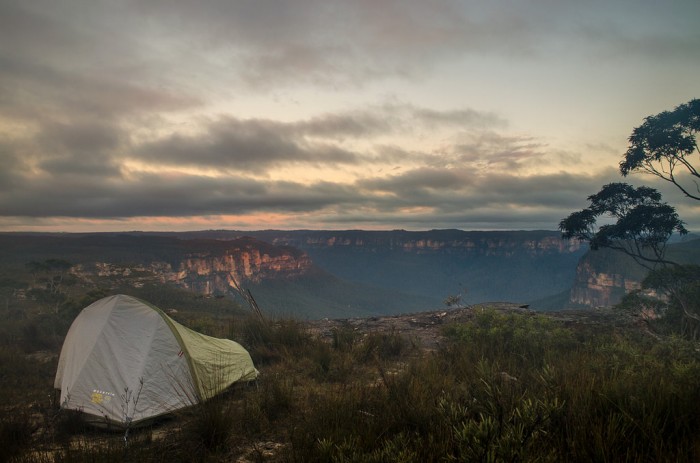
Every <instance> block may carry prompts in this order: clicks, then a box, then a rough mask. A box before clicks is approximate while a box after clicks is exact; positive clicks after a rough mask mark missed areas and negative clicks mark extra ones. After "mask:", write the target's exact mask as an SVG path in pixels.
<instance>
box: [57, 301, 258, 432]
mask: <svg viewBox="0 0 700 463" xmlns="http://www.w3.org/2000/svg"><path fill="white" fill-rule="evenodd" d="M257 375H258V371H257V370H256V369H255V367H254V366H253V362H252V360H251V358H250V354H248V352H247V351H246V350H245V349H244V348H243V347H242V346H241V345H240V344H238V343H236V342H234V341H231V340H229V339H218V338H213V337H211V336H206V335H203V334H200V333H197V332H195V331H192V330H190V329H189V328H187V327H185V326H182V325H181V324H179V323H177V322H176V321H174V320H173V319H171V318H170V317H168V316H167V315H166V314H165V313H163V312H162V311H161V310H160V309H158V308H156V307H155V306H152V305H150V304H148V303H146V302H144V301H141V300H140V299H137V298H134V297H131V296H125V295H116V296H110V297H106V298H104V299H100V300H99V301H97V302H95V303H93V304H91V305H90V306H88V307H86V308H85V309H83V310H82V312H80V314H79V315H78V317H76V319H75V321H74V322H73V324H72V325H71V327H70V329H69V331H68V334H67V335H66V339H65V341H64V343H63V348H62V349H61V355H60V357H59V361H58V370H57V372H56V379H55V382H54V386H55V387H56V388H57V389H60V390H61V406H62V407H63V408H68V409H74V410H80V411H82V412H84V413H86V414H88V415H90V416H91V417H93V418H95V419H96V420H93V421H96V422H104V423H105V424H116V425H119V426H129V425H130V424H135V423H138V422H140V421H143V420H147V419H149V418H153V417H156V416H159V415H162V414H165V413H169V412H172V411H174V410H177V409H179V408H183V407H187V406H189V405H193V404H196V403H198V402H200V401H204V400H207V399H210V398H211V397H213V396H214V395H216V394H217V393H220V392H222V391H224V390H225V389H226V388H227V387H229V386H230V385H231V384H233V383H234V382H236V381H249V380H252V379H255V378H256V377H257Z"/></svg>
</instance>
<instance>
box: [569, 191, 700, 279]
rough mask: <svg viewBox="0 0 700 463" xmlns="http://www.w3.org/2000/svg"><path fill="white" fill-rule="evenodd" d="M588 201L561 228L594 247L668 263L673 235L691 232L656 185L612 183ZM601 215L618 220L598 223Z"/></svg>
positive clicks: (641, 259) (644, 260)
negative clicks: (667, 254)
mask: <svg viewBox="0 0 700 463" xmlns="http://www.w3.org/2000/svg"><path fill="white" fill-rule="evenodd" d="M588 200H589V201H590V205H589V206H588V207H587V208H586V209H583V210H581V211H578V212H574V213H572V214H571V215H569V216H568V217H566V218H565V219H562V221H561V222H560V223H559V229H560V230H561V231H562V236H563V237H564V238H567V239H569V238H576V239H579V240H581V241H586V242H587V243H588V244H589V245H590V246H591V249H593V250H597V249H600V248H610V249H615V250H618V251H622V252H624V253H625V254H627V255H629V256H631V257H632V258H634V259H635V260H636V261H637V262H639V263H640V264H643V265H648V264H655V263H664V262H667V261H665V259H664V253H665V250H666V243H667V241H668V240H669V238H670V237H671V235H673V233H676V232H677V233H679V234H681V235H685V234H687V233H688V231H687V230H686V229H685V227H684V226H683V222H682V221H681V220H680V219H679V218H678V214H676V210H675V209H674V208H673V207H671V206H669V205H668V204H666V203H664V202H662V201H661V194H660V193H659V192H658V191H656V190H655V189H653V188H649V187H645V186H642V187H639V188H635V187H633V186H631V185H628V184H626V183H610V184H608V185H605V186H604V187H603V188H602V189H601V190H600V192H598V193H596V194H594V195H591V196H589V197H588ZM601 217H602V218H609V219H612V220H614V223H612V224H605V225H601V226H597V225H596V223H597V221H598V220H599V219H600V218H601Z"/></svg>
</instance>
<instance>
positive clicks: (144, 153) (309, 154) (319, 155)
mask: <svg viewBox="0 0 700 463" xmlns="http://www.w3.org/2000/svg"><path fill="white" fill-rule="evenodd" d="M137 154H138V156H139V158H140V159H143V160H147V161H150V162H155V163H158V164H164V165H189V166H206V167H219V168H222V169H235V170H250V171H254V172H261V171H264V170H266V169H268V168H270V167H273V166H276V165H280V164H285V163H286V164H294V163H309V164H353V163H356V162H357V155H356V154H354V153H351V152H349V151H346V150H343V149H342V148H340V147H338V146H334V145H331V144H327V143H315V142H310V141H308V140H306V139H305V138H304V137H303V134H300V133H298V130H297V127H295V126H294V125H293V124H286V123H281V122H276V121H270V120H240V119H235V118H231V117H226V118H222V119H219V120H217V121H214V122H212V123H210V124H208V125H207V126H206V127H205V131H204V133H201V134H197V135H191V136H185V135H178V134H176V135H173V136H170V137H167V138H165V139H162V140H158V141H155V142H151V143H148V144H146V145H144V146H141V147H140V148H139V149H138V150H137Z"/></svg>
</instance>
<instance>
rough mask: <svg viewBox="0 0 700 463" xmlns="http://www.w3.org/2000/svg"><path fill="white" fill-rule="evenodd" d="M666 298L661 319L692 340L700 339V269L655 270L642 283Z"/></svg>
mask: <svg viewBox="0 0 700 463" xmlns="http://www.w3.org/2000/svg"><path fill="white" fill-rule="evenodd" d="M642 288H643V289H647V290H649V289H651V290H653V291H654V292H655V293H656V294H660V295H662V296H663V298H662V300H663V304H662V305H661V306H660V307H661V310H662V313H661V315H663V316H664V318H665V319H666V320H667V321H668V322H669V323H670V324H672V325H675V326H677V327H678V328H679V330H680V333H681V334H682V335H683V336H685V337H687V338H690V339H693V340H697V339H698V338H700V266H698V265H677V266H674V267H672V268H664V269H658V270H654V271H652V272H650V273H649V275H647V277H646V278H645V279H644V281H643V282H642Z"/></svg>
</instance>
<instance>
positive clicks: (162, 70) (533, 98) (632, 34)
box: [0, 0, 700, 231]
mask: <svg viewBox="0 0 700 463" xmlns="http://www.w3.org/2000/svg"><path fill="white" fill-rule="evenodd" d="M698 18H700V2H699V1H698V0H667V1H664V2H660V1H656V0H654V1H649V0H620V1H616V0H600V1H598V0H591V1H585V2H582V1H566V0H532V1H525V0H523V1H512V0H511V1H504V0H503V1H500V0H496V1H467V0H464V1H457V0H454V1H452V0H431V1H425V0H421V1H418V0H416V1H414V0H402V1H399V0H371V1H368V0H285V1H272V0H198V1H184V0H148V1H142V0H110V1H107V0H104V1H100V0H60V1H57V0H0V166H1V167H0V231H9V230H27V231H49V230H52V231H101V230H198V229H212V228H229V229H263V228H286V229H290V228H316V229H321V228H322V229H349V228H363V229H394V228H405V229H412V230H423V229H432V228H461V229H466V230H477V229H482V230H483V229H551V230H553V229H556V228H557V225H558V222H559V220H560V219H561V218H563V217H564V216H566V215H568V214H569V213H570V212H572V211H574V210H577V209H581V208H583V207H585V206H586V204H587V203H586V201H585V198H586V196H588V195H590V194H592V193H595V192H597V191H598V190H599V189H600V187H601V186H602V185H603V184H605V183H608V182H611V181H622V178H621V177H619V175H618V173H617V166H618V163H619V161H620V159H621V157H622V154H623V153H624V152H625V150H626V147H627V137H628V136H629V135H630V133H631V131H632V129H633V128H634V127H636V126H638V125H639V124H641V123H642V122H643V119H644V117H646V116H648V115H651V114H656V113H658V112H660V111H663V110H667V109H673V108H674V107H675V106H677V105H678V104H681V103H684V102H686V101H688V100H690V99H692V98H697V97H700V77H699V76H700V28H698V24H697V21H698ZM652 180H653V179H651V178H649V177H644V176H641V175H637V176H634V177H631V178H628V179H627V180H626V181H630V182H632V183H636V184H642V183H646V184H651V185H655V186H657V187H661V190H662V191H663V192H664V194H665V198H666V200H667V201H668V202H670V203H672V204H673V205H675V206H676V207H677V209H678V210H679V212H680V214H681V216H682V218H683V219H684V220H685V221H686V222H687V223H688V225H689V226H690V227H691V228H694V229H700V210H699V209H698V207H697V206H696V205H694V204H691V203H690V201H689V200H686V199H683V198H682V197H681V196H680V195H679V194H678V193H677V192H676V191H675V190H673V189H671V188H668V187H666V186H663V185H658V184H655V183H654V182H653V181H652Z"/></svg>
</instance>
